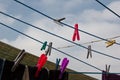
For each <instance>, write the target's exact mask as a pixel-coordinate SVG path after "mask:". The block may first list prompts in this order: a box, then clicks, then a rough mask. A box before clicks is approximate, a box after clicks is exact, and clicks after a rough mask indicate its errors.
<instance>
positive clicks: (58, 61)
mask: <svg viewBox="0 0 120 80" xmlns="http://www.w3.org/2000/svg"><path fill="white" fill-rule="evenodd" d="M60 60H61V59H60V58H59V59H58V58H57V59H56V70H58V66H59V63H60Z"/></svg>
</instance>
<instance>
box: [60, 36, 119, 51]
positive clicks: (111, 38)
mask: <svg viewBox="0 0 120 80" xmlns="http://www.w3.org/2000/svg"><path fill="white" fill-rule="evenodd" d="M119 37H120V36H115V37H112V38H107V40H111V39H115V38H119ZM100 41H103V40H95V41H90V42H85V43H83V44H82V45H85V44H92V43H96V42H100ZM73 46H75V45H68V46H63V47H58V49H62V48H69V47H73Z"/></svg>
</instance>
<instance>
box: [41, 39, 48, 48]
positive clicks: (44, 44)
mask: <svg viewBox="0 0 120 80" xmlns="http://www.w3.org/2000/svg"><path fill="white" fill-rule="evenodd" d="M46 46H47V41H45V42H44V43H43V46H42V47H41V50H45V48H46Z"/></svg>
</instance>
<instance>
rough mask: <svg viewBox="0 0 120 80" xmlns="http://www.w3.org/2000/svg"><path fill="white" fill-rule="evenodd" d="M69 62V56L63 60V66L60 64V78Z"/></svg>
mask: <svg viewBox="0 0 120 80" xmlns="http://www.w3.org/2000/svg"><path fill="white" fill-rule="evenodd" d="M68 63H69V60H68V59H67V58H64V59H63V61H62V64H61V66H60V75H59V79H61V78H62V76H63V73H64V71H65V69H66V67H67V65H68Z"/></svg>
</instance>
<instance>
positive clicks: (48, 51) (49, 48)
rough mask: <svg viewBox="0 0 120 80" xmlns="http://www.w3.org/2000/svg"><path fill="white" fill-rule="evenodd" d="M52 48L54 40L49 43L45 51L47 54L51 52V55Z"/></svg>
mask: <svg viewBox="0 0 120 80" xmlns="http://www.w3.org/2000/svg"><path fill="white" fill-rule="evenodd" d="M51 49H52V42H50V43H49V45H48V48H47V50H46V51H45V53H46V55H48V54H49V56H50V55H51Z"/></svg>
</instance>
